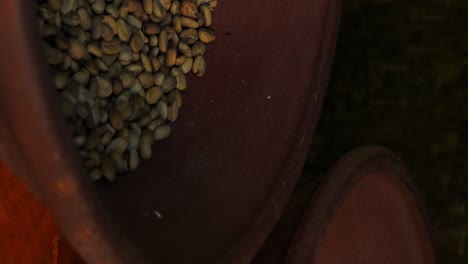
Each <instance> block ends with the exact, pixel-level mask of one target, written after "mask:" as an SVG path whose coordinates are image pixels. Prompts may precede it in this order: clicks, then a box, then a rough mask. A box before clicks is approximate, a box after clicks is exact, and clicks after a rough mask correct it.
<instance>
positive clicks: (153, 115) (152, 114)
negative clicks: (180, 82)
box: [149, 108, 159, 119]
mask: <svg viewBox="0 0 468 264" xmlns="http://www.w3.org/2000/svg"><path fill="white" fill-rule="evenodd" d="M149 115H150V117H151V118H152V119H155V118H156V117H158V116H159V111H158V109H157V108H153V109H151V111H150V112H149Z"/></svg>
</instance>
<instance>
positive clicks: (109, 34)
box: [101, 24, 115, 41]
mask: <svg viewBox="0 0 468 264" xmlns="http://www.w3.org/2000/svg"><path fill="white" fill-rule="evenodd" d="M114 35H115V33H114V31H113V30H112V29H111V28H110V27H109V25H107V24H103V25H102V34H101V38H102V39H103V40H105V41H111V40H112V39H113V38H114Z"/></svg>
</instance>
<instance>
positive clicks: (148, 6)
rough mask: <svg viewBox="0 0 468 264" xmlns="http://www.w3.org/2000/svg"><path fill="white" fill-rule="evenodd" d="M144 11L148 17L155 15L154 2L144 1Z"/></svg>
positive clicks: (150, 0)
mask: <svg viewBox="0 0 468 264" xmlns="http://www.w3.org/2000/svg"><path fill="white" fill-rule="evenodd" d="M143 10H145V13H146V14H148V15H151V14H152V13H153V0H143Z"/></svg>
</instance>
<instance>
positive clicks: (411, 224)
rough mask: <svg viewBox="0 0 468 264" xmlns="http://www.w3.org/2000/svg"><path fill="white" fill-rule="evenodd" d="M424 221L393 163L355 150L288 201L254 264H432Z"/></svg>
mask: <svg viewBox="0 0 468 264" xmlns="http://www.w3.org/2000/svg"><path fill="white" fill-rule="evenodd" d="M428 223H429V221H428V219H427V217H426V213H425V210H424V207H423V204H422V203H421V201H420V199H419V195H418V192H417V190H416V189H415V187H414V184H413V182H412V180H411V177H410V176H409V173H408V171H407V170H406V167H405V165H404V164H403V162H402V161H401V159H400V158H398V157H397V156H395V155H394V154H393V153H391V152H390V151H388V150H386V149H384V148H381V147H373V146H371V147H362V148H359V149H356V150H354V151H352V152H350V153H349V154H348V155H346V156H345V157H343V158H342V159H341V160H340V161H338V162H337V164H335V165H334V166H333V168H332V169H331V170H330V171H329V173H328V175H326V176H325V177H323V179H321V180H320V183H319V184H317V183H316V182H313V183H311V184H309V186H306V187H305V188H303V189H302V190H300V191H299V192H298V193H296V194H295V195H294V197H293V199H292V201H291V202H290V203H289V205H288V207H287V209H286V210H285V213H284V214H283V216H282V217H281V220H280V222H279V224H278V225H277V226H276V228H275V230H274V232H272V234H271V235H270V237H269V239H268V241H267V242H266V243H265V245H264V247H263V248H262V250H261V251H260V254H258V256H257V257H256V259H255V261H254V263H255V264H267V263H268V264H276V263H278V264H279V263H287V264H296V263H316V264H338V263H349V264H354V263H356V264H357V263H361V264H366V263H369V264H370V263H386V264H387V263H388V264H394V263H405V264H406V263H408V264H410V263H419V264H434V263H437V261H436V253H435V247H434V244H433V240H432V236H431V232H430V231H429V230H430V229H429V224H428Z"/></svg>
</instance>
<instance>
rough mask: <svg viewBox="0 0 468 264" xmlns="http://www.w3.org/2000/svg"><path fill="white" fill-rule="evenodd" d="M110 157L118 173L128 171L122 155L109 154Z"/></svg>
mask: <svg viewBox="0 0 468 264" xmlns="http://www.w3.org/2000/svg"><path fill="white" fill-rule="evenodd" d="M110 156H111V158H112V160H113V161H114V165H115V168H116V170H117V172H118V173H122V172H125V171H128V164H127V161H126V160H125V159H124V158H123V156H122V154H120V153H117V152H111V153H110Z"/></svg>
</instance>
